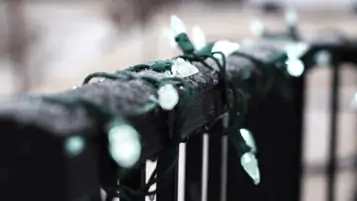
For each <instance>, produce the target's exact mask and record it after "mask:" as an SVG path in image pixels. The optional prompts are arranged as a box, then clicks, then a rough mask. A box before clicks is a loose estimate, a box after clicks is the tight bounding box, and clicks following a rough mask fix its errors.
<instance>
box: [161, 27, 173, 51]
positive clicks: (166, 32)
mask: <svg viewBox="0 0 357 201" xmlns="http://www.w3.org/2000/svg"><path fill="white" fill-rule="evenodd" d="M162 34H163V35H164V37H165V38H167V39H168V40H169V44H170V47H171V48H176V46H177V43H176V41H175V35H174V33H173V32H172V30H170V29H163V30H162Z"/></svg>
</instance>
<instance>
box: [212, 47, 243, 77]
mask: <svg viewBox="0 0 357 201" xmlns="http://www.w3.org/2000/svg"><path fill="white" fill-rule="evenodd" d="M238 50H239V44H238V43H233V42H230V41H228V40H220V41H217V42H215V43H214V45H213V47H212V52H222V53H223V55H224V56H225V57H226V58H227V57H228V56H229V55H231V54H233V53H234V52H235V51H238ZM221 56H222V55H220V54H214V57H216V58H217V59H220V60H222V57H221ZM216 70H217V71H219V69H216Z"/></svg>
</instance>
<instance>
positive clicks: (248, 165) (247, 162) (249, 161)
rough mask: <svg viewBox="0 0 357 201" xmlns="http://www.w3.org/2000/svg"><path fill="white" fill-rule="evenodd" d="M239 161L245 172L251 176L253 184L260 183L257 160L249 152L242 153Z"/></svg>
mask: <svg viewBox="0 0 357 201" xmlns="http://www.w3.org/2000/svg"><path fill="white" fill-rule="evenodd" d="M240 163H241V165H242V167H243V169H244V170H245V171H246V172H247V174H248V175H249V176H250V178H252V180H253V182H254V184H255V185H258V184H259V183H260V171H259V167H258V160H257V159H256V158H255V155H254V154H253V153H251V152H247V153H245V154H243V155H242V157H241V159H240Z"/></svg>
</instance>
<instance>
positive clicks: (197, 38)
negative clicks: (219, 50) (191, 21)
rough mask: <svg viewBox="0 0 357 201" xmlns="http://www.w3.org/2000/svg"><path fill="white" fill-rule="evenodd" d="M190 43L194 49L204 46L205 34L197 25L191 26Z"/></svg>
mask: <svg viewBox="0 0 357 201" xmlns="http://www.w3.org/2000/svg"><path fill="white" fill-rule="evenodd" d="M192 43H193V45H194V46H195V48H196V50H200V49H202V48H204V47H205V46H206V35H205V33H204V32H203V30H202V29H201V27H199V26H198V25H195V26H193V28H192Z"/></svg>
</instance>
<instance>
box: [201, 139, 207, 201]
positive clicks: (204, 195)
mask: <svg viewBox="0 0 357 201" xmlns="http://www.w3.org/2000/svg"><path fill="white" fill-rule="evenodd" d="M208 151H209V135H208V134H207V133H205V134H203V136H202V170H201V171H202V175H201V201H207V193H208V192H207V189H208V170H209V165H208V162H209V154H208Z"/></svg>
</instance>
